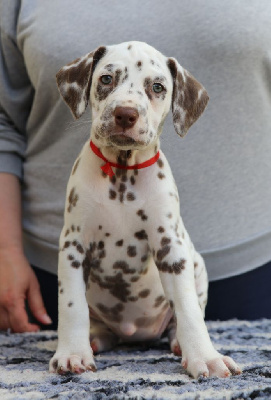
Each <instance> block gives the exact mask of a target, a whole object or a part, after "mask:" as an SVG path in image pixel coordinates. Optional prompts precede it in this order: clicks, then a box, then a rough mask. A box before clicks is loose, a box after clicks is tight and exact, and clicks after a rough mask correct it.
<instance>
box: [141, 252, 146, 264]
mask: <svg viewBox="0 0 271 400" xmlns="http://www.w3.org/2000/svg"><path fill="white" fill-rule="evenodd" d="M147 259H148V254H145V255H144V256H142V257H141V261H142V262H146V261H147Z"/></svg>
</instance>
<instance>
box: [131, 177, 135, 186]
mask: <svg viewBox="0 0 271 400" xmlns="http://www.w3.org/2000/svg"><path fill="white" fill-rule="evenodd" d="M130 182H131V184H132V185H134V184H135V177H134V176H133V175H132V176H131V177H130Z"/></svg>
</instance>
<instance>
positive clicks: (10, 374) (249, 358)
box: [0, 320, 271, 400]
mask: <svg viewBox="0 0 271 400" xmlns="http://www.w3.org/2000/svg"><path fill="white" fill-rule="evenodd" d="M208 329H209V332H210V335H211V338H212V340H213V343H214V344H215V347H216V348H217V349H218V350H219V351H221V352H222V353H223V354H225V355H229V356H231V357H233V358H234V360H235V361H237V362H238V363H239V365H240V366H241V368H242V369H243V374H242V375H240V376H235V377H231V378H229V379H218V378H202V379H200V380H195V379H192V378H191V377H189V376H188V375H187V374H186V372H185V371H184V370H183V369H182V367H181V363H180V359H179V358H178V357H176V356H174V355H173V354H171V353H170V352H169V349H168V343H167V340H166V339H163V340H161V341H158V342H152V343H144V344H136V345H129V346H123V345H122V346H118V347H117V348H116V349H115V350H114V351H110V352H107V353H104V354H101V355H98V356H96V365H97V367H98V371H97V372H96V373H91V372H86V373H84V374H82V375H72V374H69V375H66V376H58V375H55V374H49V373H48V362H49V359H50V358H51V356H52V355H53V352H54V350H55V348H56V343H57V335H56V332H52V331H46V332H40V333H37V334H10V333H6V332H2V333H0V399H1V400H3V399H4V400H6V399H12V400H15V399H18V400H23V399H61V400H66V399H73V400H77V399H78V400H79V399H80V400H81V399H95V400H101V399H111V400H113V399H139V400H141V399H142V400H143V399H178V400H179V399H195V400H196V399H197V400H201V399H210V400H213V399H223V400H224V399H225V400H226V399H235V400H237V399H238V400H241V399H271V320H260V321H255V322H247V321H237V320H232V321H227V322H209V323H208Z"/></svg>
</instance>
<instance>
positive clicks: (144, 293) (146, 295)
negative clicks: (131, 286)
mask: <svg viewBox="0 0 271 400" xmlns="http://www.w3.org/2000/svg"><path fill="white" fill-rule="evenodd" d="M150 293H151V291H150V290H149V289H144V290H141V292H139V293H138V296H139V297H141V298H142V299H145V298H146V297H148V296H149V294H150Z"/></svg>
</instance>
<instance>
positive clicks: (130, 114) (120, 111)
mask: <svg viewBox="0 0 271 400" xmlns="http://www.w3.org/2000/svg"><path fill="white" fill-rule="evenodd" d="M114 115H115V121H116V125H119V126H121V127H122V128H124V129H125V128H132V127H133V126H134V125H135V123H136V121H137V120H138V117H139V114H138V111H137V109H136V108H132V107H116V108H115V112H114Z"/></svg>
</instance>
